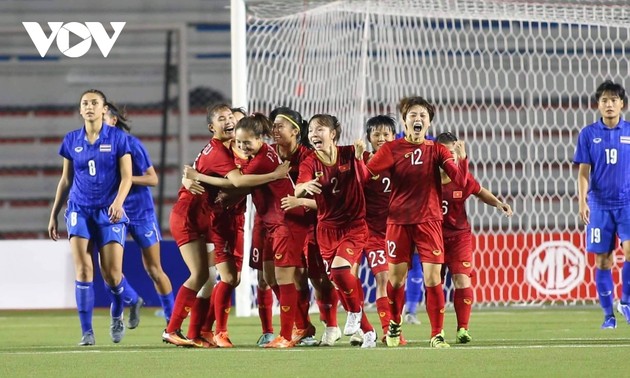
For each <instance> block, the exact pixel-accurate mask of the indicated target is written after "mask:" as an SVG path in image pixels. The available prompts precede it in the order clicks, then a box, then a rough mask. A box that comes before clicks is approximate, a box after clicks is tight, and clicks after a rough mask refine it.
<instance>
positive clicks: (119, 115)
mask: <svg viewBox="0 0 630 378" xmlns="http://www.w3.org/2000/svg"><path fill="white" fill-rule="evenodd" d="M105 105H106V106H107V108H108V111H109V112H110V113H111V115H113V116H114V117H116V124H115V125H112V126H116V127H117V128H118V129H120V130H123V131H126V132H131V126H129V120H128V119H127V111H126V110H125V109H123V110H122V111H120V110H119V109H118V107H116V105H114V104H112V103H111V102H106V103H105Z"/></svg>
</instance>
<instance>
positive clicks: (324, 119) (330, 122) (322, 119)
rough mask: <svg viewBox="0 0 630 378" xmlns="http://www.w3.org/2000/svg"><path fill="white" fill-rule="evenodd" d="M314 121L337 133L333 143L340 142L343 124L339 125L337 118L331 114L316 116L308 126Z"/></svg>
mask: <svg viewBox="0 0 630 378" xmlns="http://www.w3.org/2000/svg"><path fill="white" fill-rule="evenodd" d="M313 121H318V122H319V124H321V125H322V126H326V127H328V128H330V129H331V130H334V131H335V132H336V133H335V137H334V138H333V142H337V141H338V140H339V137H340V136H341V123H339V120H338V119H337V117H335V116H333V115H330V114H315V115H314V116H312V117H311V119H310V120H309V121H308V124H309V125H310V124H311V123H313Z"/></svg>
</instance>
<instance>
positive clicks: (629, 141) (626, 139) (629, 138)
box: [619, 136, 630, 144]
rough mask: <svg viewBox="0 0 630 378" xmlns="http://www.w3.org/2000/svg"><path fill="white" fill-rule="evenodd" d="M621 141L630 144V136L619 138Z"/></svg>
mask: <svg viewBox="0 0 630 378" xmlns="http://www.w3.org/2000/svg"><path fill="white" fill-rule="evenodd" d="M619 141H620V142H621V143H623V144H630V136H622V137H620V138H619Z"/></svg>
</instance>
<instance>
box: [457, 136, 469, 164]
mask: <svg viewBox="0 0 630 378" xmlns="http://www.w3.org/2000/svg"><path fill="white" fill-rule="evenodd" d="M454 147H455V153H456V154H457V157H458V158H459V159H462V160H464V159H466V156H467V155H466V142H464V141H463V140H458V141H457V142H455V144H454Z"/></svg>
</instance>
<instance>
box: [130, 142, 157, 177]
mask: <svg viewBox="0 0 630 378" xmlns="http://www.w3.org/2000/svg"><path fill="white" fill-rule="evenodd" d="M130 142H132V143H133V144H134V146H133V147H134V148H133V150H134V154H133V159H135V163H136V164H137V165H138V168H140V170H141V171H142V173H143V174H144V172H146V171H147V169H149V168H150V167H152V166H153V162H152V161H151V157H150V156H149V151H147V149H146V148H145V147H144V145H143V144H142V142H140V140H139V139H138V138H135V137H133V139H132V140H130Z"/></svg>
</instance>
